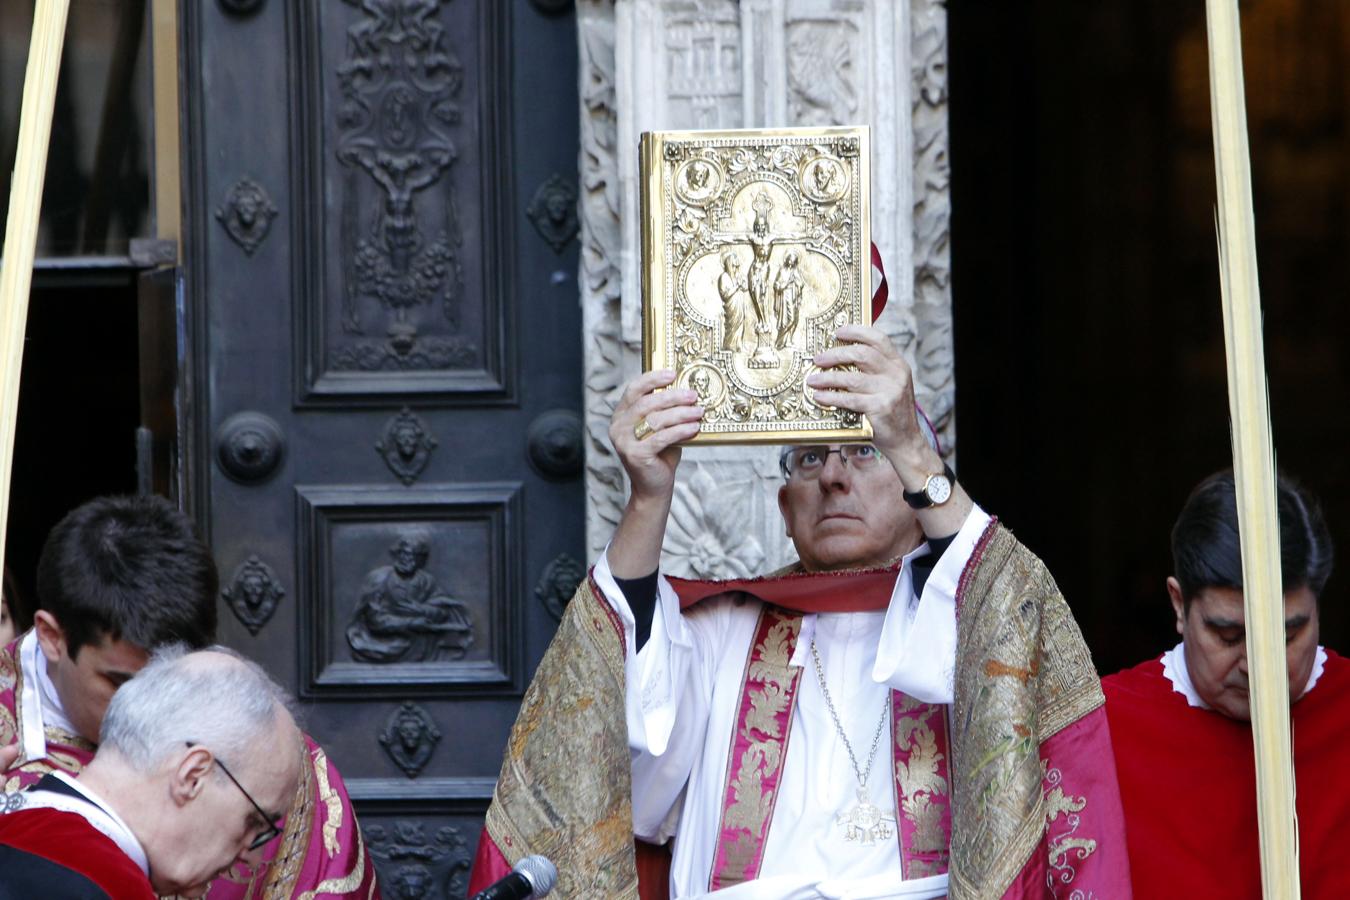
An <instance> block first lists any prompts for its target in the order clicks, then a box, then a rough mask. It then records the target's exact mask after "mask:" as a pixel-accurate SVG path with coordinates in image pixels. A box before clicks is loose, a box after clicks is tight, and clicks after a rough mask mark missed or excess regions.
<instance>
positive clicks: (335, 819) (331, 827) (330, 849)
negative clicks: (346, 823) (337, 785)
mask: <svg viewBox="0 0 1350 900" xmlns="http://www.w3.org/2000/svg"><path fill="white" fill-rule="evenodd" d="M314 777H315V779H317V781H318V784H319V800H320V802H322V803H323V805H324V808H325V810H326V812H327V814H326V815H325V816H324V820H323V849H324V851H325V852H326V853H327V854H328V858H329V859H332V858H333V856H334V855H336V854H337V852H338V850H339V849H340V847H341V845H340V844H338V839H337V834H338V829H340V828H341V827H342V798H341V797H339V796H338V792H337V791H335V790H333V787H332V785H330V784H329V783H328V754H326V753H324V752H323V750H322V749H319V750H317V751H315V753H314Z"/></svg>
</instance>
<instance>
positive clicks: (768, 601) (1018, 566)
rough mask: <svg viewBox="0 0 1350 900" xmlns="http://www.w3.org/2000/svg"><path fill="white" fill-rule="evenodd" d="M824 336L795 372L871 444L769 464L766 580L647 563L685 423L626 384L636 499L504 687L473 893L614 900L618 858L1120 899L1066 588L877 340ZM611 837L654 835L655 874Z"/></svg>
mask: <svg viewBox="0 0 1350 900" xmlns="http://www.w3.org/2000/svg"><path fill="white" fill-rule="evenodd" d="M837 337H838V343H837V344H836V346H834V347H833V348H831V349H828V350H826V351H824V352H822V353H820V354H818V355H817V356H816V358H815V360H814V361H815V363H816V365H817V366H819V367H820V369H821V371H819V372H816V373H814V374H813V375H811V376H810V377H809V378H808V381H807V384H808V386H809V387H810V388H812V389H813V390H814V391H815V397H816V399H817V401H818V402H820V403H822V404H828V405H832V406H837V407H841V408H844V409H849V410H854V411H857V412H861V413H865V414H866V415H867V416H868V418H869V420H870V421H871V424H872V428H873V432H874V439H873V443H871V444H848V445H843V446H839V445H828V446H799V447H789V448H786V449H785V450H784V451H783V452H782V456H781V464H782V471H783V474H784V482H783V484H782V485H781V486H780V487H779V489H778V505H779V509H780V510H781V512H782V515H783V521H784V524H785V527H786V529H787V534H788V536H789V537H790V538H791V540H792V542H793V544H794V546H795V547H796V550H797V553H798V557H799V562H798V563H796V564H794V565H792V566H790V567H789V568H788V569H786V570H784V571H781V572H777V573H774V574H772V575H767V576H764V577H761V578H752V579H745V580H738V581H730V582H706V581H686V580H681V579H675V578H667V577H665V576H663V575H661V574H660V572H659V562H660V551H661V544H662V540H663V538H664V534H665V528H666V520H667V517H668V515H669V513H670V508H671V501H672V496H673V491H674V484H675V472H676V468H677V467H678V465H679V462H680V456H681V448H680V443H681V442H682V441H686V440H688V439H690V438H692V437H694V436H695V435H696V434H698V432H699V429H700V419H701V416H702V414H703V410H702V409H701V408H700V407H699V405H698V400H697V396H696V394H695V392H694V391H690V390H682V389H679V388H676V387H671V385H672V384H673V382H674V381H675V375H674V373H673V372H670V371H654V372H649V373H646V374H644V375H642V376H640V377H639V378H637V379H636V380H634V381H633V382H632V383H631V384H630V385H629V386H628V387H627V390H626V391H625V393H624V395H623V398H622V400H621V401H620V403H619V404H618V406H617V408H616V409H615V411H614V414H613V418H612V422H611V425H610V438H611V440H612V441H613V443H614V447H615V450H616V451H617V452H618V455H619V457H620V458H621V460H622V462H623V465H624V467H625V469H626V470H627V473H628V476H629V479H630V481H631V494H630V496H629V499H628V503H627V506H626V508H625V510H624V514H623V516H622V519H621V521H620V522H619V525H618V527H617V529H616V531H615V533H614V537H613V539H612V540H611V541H610V544H609V546H608V548H607V549H606V551H605V553H604V555H603V556H602V557H601V558H600V559H599V560H598V561H597V562H596V564H595V566H594V568H593V570H592V572H591V577H590V579H589V580H588V582H587V583H586V584H583V585H582V587H581V589H580V590H579V591H578V593H577V596H576V598H574V599H573V601H572V603H571V605H570V606H569V611H568V616H567V617H566V618H565V620H564V622H563V626H562V628H561V630H560V632H559V635H558V637H556V638H555V640H554V644H553V646H552V647H551V648H550V651H549V654H548V656H546V658H545V660H544V662H543V663H542V665H541V667H540V670H539V673H538V674H537V675H536V677H535V680H534V684H533V685H532V687H531V689H530V691H529V693H527V695H526V698H525V703H524V706H523V707H522V712H521V715H520V718H519V719H518V721H517V724H516V729H515V731H514V732H513V734H512V736H511V740H510V742H509V744H508V748H507V760H506V762H505V764H504V765H503V768H502V775H501V778H500V779H499V781H498V786H497V791H496V794H495V797H494V803H493V806H492V808H491V809H490V810H489V813H488V819H487V828H486V832H485V835H484V839H483V841H482V842H481V843H480V848H479V858H478V869H477V870H476V872H475V878H474V884H475V885H477V884H485V883H487V882H488V881H489V880H490V877H489V876H491V875H492V874H495V873H496V872H499V871H501V870H502V867H503V866H505V865H508V864H510V863H513V862H514V861H515V860H517V859H518V858H519V857H520V856H522V855H525V854H528V853H542V854H544V855H546V856H549V857H551V858H553V860H554V862H555V863H557V866H558V870H559V877H560V884H561V885H562V886H563V887H564V888H570V890H566V891H565V892H564V895H565V896H601V895H603V896H615V897H618V896H627V897H636V896H638V893H637V891H638V887H637V885H635V884H633V883H632V882H633V880H634V878H633V874H632V873H633V872H634V871H635V870H636V878H637V880H640V881H641V882H642V884H641V896H643V897H655V896H667V895H668V896H671V897H678V898H692V897H704V896H707V897H716V898H726V900H733V898H775V900H783V898H817V897H850V898H886V897H913V898H926V897H942V896H948V895H950V896H952V897H1001V896H1019V897H1020V896H1037V897H1040V896H1046V895H1047V892H1049V893H1050V894H1051V895H1054V894H1062V895H1064V896H1068V895H1069V894H1070V893H1074V892H1077V893H1078V895H1089V894H1092V895H1094V896H1099V897H1108V896H1109V897H1121V896H1128V894H1129V881H1128V871H1127V861H1126V857H1125V852H1124V845H1123V829H1122V823H1121V812H1120V799H1119V794H1118V791H1117V787H1116V783H1115V773H1114V769H1113V767H1112V764H1111V754H1110V742H1109V736H1108V735H1107V733H1106V726H1105V717H1104V715H1103V713H1102V710H1101V705H1102V694H1101V690H1100V687H1099V686H1098V683H1097V678H1096V675H1095V672H1094V670H1093V667H1092V664H1091V659H1090V657H1089V655H1088V653H1087V650H1086V647H1085V646H1084V644H1083V641H1082V637H1081V635H1080V634H1079V632H1078V629H1077V627H1076V625H1075V624H1074V622H1073V619H1072V616H1071V615H1070V613H1069V611H1068V608H1067V606H1066V605H1065V603H1064V600H1063V598H1062V597H1060V596H1059V594H1058V591H1057V589H1056V588H1055V585H1054V582H1053V580H1052V579H1051V577H1050V576H1049V574H1048V572H1046V570H1045V568H1044V566H1043V565H1042V564H1041V563H1040V561H1039V560H1038V559H1036V557H1035V556H1033V555H1032V554H1031V553H1030V552H1028V551H1027V550H1026V549H1025V548H1024V547H1022V546H1021V545H1020V544H1019V543H1018V542H1017V541H1016V540H1015V539H1014V538H1013V537H1012V535H1011V534H1010V533H1009V532H1008V531H1007V530H1005V529H1004V528H1002V527H1001V526H1000V525H998V524H997V523H996V522H995V521H994V520H993V519H991V517H990V516H989V515H988V514H986V513H985V512H984V511H983V510H981V509H980V508H979V507H978V506H976V505H975V504H974V503H973V502H972V500H971V498H970V497H969V496H968V495H967V493H966V491H965V489H964V487H963V486H962V484H961V483H960V482H959V481H958V480H957V479H956V477H955V474H954V473H953V472H952V470H951V469H950V468H949V467H948V466H947V465H945V464H944V462H943V460H942V457H941V456H940V455H939V453H938V450H937V446H936V439H935V438H934V436H933V435H932V432H931V429H930V428H927V427H926V423H925V422H924V421H923V419H922V417H921V415H920V414H918V412H917V410H916V407H915V402H914V393H913V386H912V382H911V375H910V369H909V366H908V365H907V364H906V362H905V361H904V359H903V357H902V356H901V355H900V353H899V352H898V351H897V350H896V349H895V348H894V347H893V346H892V344H891V342H890V341H889V340H888V339H887V338H886V336H885V335H884V334H883V333H882V332H880V331H878V330H877V329H875V328H867V327H862V326H853V325H850V326H845V327H844V328H842V329H840V330H839V332H838V335H837ZM587 681H589V683H579V682H587ZM597 748H600V749H599V750H597ZM630 762H631V786H630V784H629V778H630ZM544 809H547V813H544V812H541V810H544ZM630 815H631V822H632V830H631V833H630V832H628V831H627V829H626V826H625V828H623V829H619V828H617V826H615V824H614V823H615V821H621V822H624V821H626V818H627V817H628V816H630ZM626 835H629V836H631V835H636V836H637V837H638V838H639V839H641V841H643V842H645V843H649V844H657V845H661V844H667V845H668V846H669V847H670V849H671V851H672V858H671V860H670V868H669V873H668V875H667V874H665V873H664V872H662V871H660V869H659V865H660V864H659V862H654V861H653V859H652V858H651V855H650V853H649V852H648V851H646V850H644V849H640V850H639V853H638V860H637V865H636V867H634V866H633V865H632V863H631V859H632V850H631V849H630V848H629V847H628V846H626V840H625V836H626ZM569 879H570V880H569ZM1094 892H1095V893H1094Z"/></svg>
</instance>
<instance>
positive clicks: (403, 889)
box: [361, 819, 471, 900]
mask: <svg viewBox="0 0 1350 900" xmlns="http://www.w3.org/2000/svg"><path fill="white" fill-rule="evenodd" d="M361 830H362V831H363V832H364V833H365V837H366V845H367V846H368V847H369V848H370V855H371V856H373V857H375V860H376V862H375V868H376V870H377V871H378V872H379V876H380V884H381V885H389V886H390V889H388V890H386V894H387V895H389V896H391V897H394V898H397V900H420V898H423V897H440V896H444V897H463V896H465V894H466V892H467V889H468V877H469V866H470V863H471V861H470V859H469V853H468V841H467V840H465V838H464V835H463V834H462V833H461V832H460V830H459V829H458V828H455V827H454V826H451V825H446V826H444V827H441V828H438V829H436V835H435V837H434V838H431V839H428V838H427V837H426V834H425V830H424V829H423V825H422V823H421V822H415V821H409V820H406V819H400V820H397V821H395V822H394V823H393V826H392V827H386V826H384V825H383V824H374V825H364V824H363V826H362V829H361ZM437 884H443V885H444V890H443V891H442V890H438V889H437Z"/></svg>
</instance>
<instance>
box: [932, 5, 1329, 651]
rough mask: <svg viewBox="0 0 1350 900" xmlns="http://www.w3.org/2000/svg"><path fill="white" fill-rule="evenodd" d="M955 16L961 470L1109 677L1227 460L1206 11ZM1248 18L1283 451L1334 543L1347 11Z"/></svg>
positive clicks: (1159, 630) (1164, 633)
mask: <svg viewBox="0 0 1350 900" xmlns="http://www.w3.org/2000/svg"><path fill="white" fill-rule="evenodd" d="M948 16H949V20H950V45H949V46H950V97H951V107H950V108H951V156H952V175H953V187H952V194H953V204H954V211H955V212H954V219H953V229H952V230H953V236H952V258H953V268H954V274H953V284H954V293H955V297H954V303H955V317H956V362H957V384H958V385H959V396H958V403H957V410H958V421H957V434H958V438H959V458H960V463H961V473H962V477H963V478H964V479H965V480H966V483H967V484H968V485H969V486H970V487H971V490H972V493H973V495H974V496H975V497H977V498H978V499H979V500H980V501H981V502H982V503H983V504H984V505H985V506H986V507H987V508H988V509H989V510H991V511H992V512H995V513H997V514H998V515H1000V516H1001V517H1003V519H1004V521H1005V522H1006V523H1007V524H1008V525H1009V526H1011V527H1012V528H1013V529H1014V531H1016V532H1018V534H1019V535H1020V536H1021V537H1023V538H1024V539H1025V540H1026V541H1027V543H1028V544H1029V545H1030V546H1032V547H1033V548H1034V549H1035V550H1036V551H1037V552H1039V553H1040V554H1041V555H1042V556H1043V557H1044V558H1045V559H1046V561H1047V562H1048V563H1049V564H1050V567H1051V569H1052V571H1053V572H1054V573H1055V575H1056V577H1057V579H1058V580H1059V583H1060V585H1061V587H1062V588H1063V590H1064V593H1065V596H1066V597H1068V599H1069V602H1070V603H1071V604H1072V605H1073V607H1074V609H1075V611H1076V612H1077V614H1078V617H1079V621H1080V622H1081V623H1082V624H1083V628H1084V632H1085V633H1086V635H1087V638H1088V642H1089V644H1090V645H1091V647H1092V649H1093V652H1094V655H1095V656H1096V660H1097V664H1098V666H1099V668H1100V669H1101V670H1102V671H1103V672H1110V671H1115V670H1117V669H1119V668H1121V667H1124V666H1127V665H1132V664H1134V663H1136V662H1138V661H1140V660H1142V659H1144V658H1146V657H1148V656H1152V655H1155V654H1157V653H1159V652H1161V651H1162V650H1163V649H1165V648H1166V647H1168V646H1171V644H1172V643H1173V642H1175V641H1176V640H1177V637H1176V634H1175V631H1174V629H1173V620H1172V615H1171V611H1170V608H1169V606H1168V603H1167V599H1166V594H1165V591H1164V587H1163V580H1164V578H1165V577H1166V576H1167V575H1168V574H1169V572H1170V568H1171V560H1170V552H1169V549H1168V533H1169V531H1170V528H1171V524H1172V521H1173V519H1174V517H1175V516H1176V513H1177V511H1178V510H1179V508H1180V506H1181V504H1182V503H1183V501H1184V500H1185V497H1186V495H1187V493H1188V491H1189V490H1190V488H1191V487H1192V486H1193V485H1194V484H1195V483H1196V482H1197V481H1199V480H1200V479H1201V478H1202V477H1203V476H1205V475H1207V474H1208V473H1210V472H1211V471H1214V470H1215V469H1218V468H1220V467H1222V466H1225V465H1228V464H1229V462H1230V461H1231V451H1230V446H1229V430H1228V406H1227V393H1226V391H1227V387H1226V373H1225V368H1224V365H1225V364H1224V348H1223V326H1222V320H1221V313H1220V304H1219V286H1218V275H1217V264H1216V261H1215V259H1216V253H1215V237H1214V218H1213V205H1214V173H1213V162H1212V151H1211V145H1210V133H1209V105H1208V104H1209V85H1208V69H1207V58H1206V47H1205V22H1204V6H1203V4H1199V3H1186V4H1179V3H1175V2H1173V0H1100V2H1094V3H1081V2H1077V0H1057V2H1008V0H967V2H962V3H953V4H950V6H949V7H948ZM1242 16H1243V20H1242V22H1243V37H1244V54H1245V56H1246V83H1247V95H1248V120H1249V128H1250V131H1251V145H1252V146H1251V150H1252V161H1253V186H1254V193H1255V201H1256V216H1257V228H1258V235H1257V241H1258V253H1259V255H1260V266H1261V287H1262V295H1263V296H1262V299H1263V305H1264V309H1265V318H1266V335H1265V338H1266V353H1267V366H1268V370H1269V377H1270V393H1271V408H1272V416H1273V420H1274V425H1275V445H1276V448H1277V452H1278V455H1279V461H1280V463H1281V465H1282V466H1284V467H1285V469H1286V470H1287V471H1288V472H1290V473H1292V474H1294V475H1296V476H1298V477H1299V478H1300V479H1301V480H1302V481H1303V482H1304V483H1305V484H1307V485H1308V486H1309V487H1311V488H1312V490H1313V491H1314V492H1315V493H1317V494H1318V495H1320V496H1321V498H1322V500H1323V505H1324V507H1325V510H1326V514H1327V518H1328V520H1329V523H1330V526H1331V529H1332V532H1333V535H1334V536H1335V538H1336V540H1337V544H1338V545H1339V546H1340V548H1341V549H1342V552H1343V556H1346V558H1350V556H1347V554H1350V458H1348V457H1347V454H1346V452H1345V449H1346V448H1347V446H1350V420H1348V419H1347V418H1346V417H1345V416H1343V415H1341V414H1340V410H1339V407H1340V405H1341V403H1343V402H1344V399H1345V398H1346V396H1347V392H1348V391H1350V367H1348V366H1347V363H1346V359H1347V353H1346V344H1347V340H1348V337H1350V307H1347V305H1346V304H1345V303H1344V300H1343V298H1344V295H1345V291H1346V285H1347V284H1348V283H1350V252H1347V251H1350V247H1348V246H1347V243H1350V70H1347V69H1346V68H1345V66H1344V65H1343V61H1344V59H1345V58H1346V55H1347V51H1350V7H1347V6H1344V5H1343V4H1333V3H1322V2H1319V0H1251V2H1245V3H1243V4H1242ZM1347 583H1350V577H1348V576H1347V575H1346V574H1345V572H1344V570H1342V571H1341V572H1339V573H1336V574H1333V576H1332V579H1331V582H1330V583H1329V585H1328V587H1327V591H1326V593H1325V595H1324V597H1325V602H1323V603H1322V618H1323V628H1322V639H1323V643H1325V644H1327V645H1329V646H1333V647H1338V648H1340V649H1342V650H1344V649H1346V648H1347V647H1350V615H1347V611H1346V609H1345V605H1344V604H1343V603H1341V602H1339V601H1338V599H1337V598H1338V596H1339V595H1340V594H1341V592H1342V591H1343V590H1344V587H1343V585H1345V584H1347Z"/></svg>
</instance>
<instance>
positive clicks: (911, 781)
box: [708, 575, 951, 891]
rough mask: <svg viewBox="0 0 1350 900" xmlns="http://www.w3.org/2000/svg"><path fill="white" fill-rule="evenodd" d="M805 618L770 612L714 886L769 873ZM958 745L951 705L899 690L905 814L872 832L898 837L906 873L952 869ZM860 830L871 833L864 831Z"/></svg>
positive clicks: (742, 718) (751, 667)
mask: <svg viewBox="0 0 1350 900" xmlns="http://www.w3.org/2000/svg"><path fill="white" fill-rule="evenodd" d="M891 580H892V581H894V576H893V575H892V577H891ZM801 620H802V617H801V615H800V614H797V613H793V612H789V611H787V610H782V609H777V608H775V607H772V606H765V607H764V608H763V610H762V611H761V612H760V615H759V622H758V623H757V625H756V627H755V636H754V639H753V640H752V641H751V645H750V651H749V653H748V655H747V659H746V666H745V674H744V676H743V679H742V683H741V692H740V693H741V700H740V704H739V706H738V708H737V716H736V727H735V729H734V731H733V732H732V747H731V753H730V755H729V756H728V759H727V773H726V781H725V786H724V788H723V790H724V794H723V796H724V801H723V807H722V821H721V823H720V827H719V829H718V834H717V854H716V856H715V859H714V862H713V871H712V876H711V878H710V879H709V884H708V889H709V890H714V891H715V890H719V889H721V888H725V887H730V886H732V885H736V884H741V883H743V882H746V881H752V880H754V879H755V878H757V877H759V871H760V866H761V864H762V862H763V857H764V844H765V842H766V841H767V840H768V835H769V828H770V827H771V825H772V821H773V810H774V802H775V800H776V798H777V789H778V784H779V779H780V777H781V775H782V770H783V765H784V763H785V761H786V759H787V750H788V741H789V738H790V736H791V732H792V722H793V718H794V717H793V715H792V713H793V710H794V709H795V708H796V698H797V686H798V683H799V682H800V680H801V668H800V667H795V666H790V665H788V661H789V660H790V659H791V658H792V654H793V651H794V650H795V649H796V645H797V637H798V635H799V634H800V632H801ZM949 746H950V737H949V735H948V728H947V715H946V707H945V706H940V705H934V704H927V703H921V702H919V701H917V700H915V699H913V698H911V697H907V696H905V695H904V694H902V693H900V692H899V691H892V692H891V763H892V780H891V784H892V789H893V796H894V798H895V807H894V809H895V813H896V814H895V816H893V817H892V816H886V817H885V818H883V819H881V820H879V821H878V822H877V823H875V825H873V829H872V834H871V835H869V836H867V837H868V838H873V839H875V838H879V839H883V840H885V839H891V840H895V841H896V849H897V851H898V852H899V854H900V861H901V871H902V872H903V874H904V878H905V879H906V880H911V879H915V878H922V877H926V876H929V875H937V874H940V873H942V872H945V871H947V847H948V844H949V843H950V840H951V781H950V778H949V766H948V757H949V751H948V748H949ZM853 839H865V838H864V836H863V835H861V834H855V835H853Z"/></svg>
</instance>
